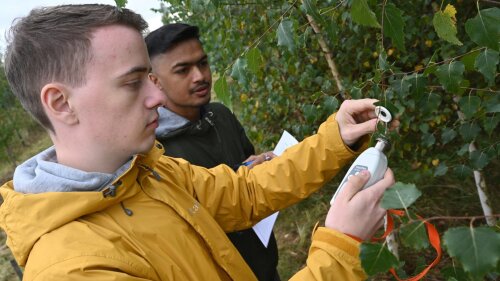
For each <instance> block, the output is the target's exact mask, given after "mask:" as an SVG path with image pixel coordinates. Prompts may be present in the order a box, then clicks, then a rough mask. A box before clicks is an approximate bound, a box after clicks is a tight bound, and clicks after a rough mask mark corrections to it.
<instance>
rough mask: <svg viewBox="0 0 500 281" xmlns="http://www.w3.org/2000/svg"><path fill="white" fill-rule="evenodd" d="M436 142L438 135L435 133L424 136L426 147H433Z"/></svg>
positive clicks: (423, 141) (423, 142) (423, 140)
mask: <svg viewBox="0 0 500 281" xmlns="http://www.w3.org/2000/svg"><path fill="white" fill-rule="evenodd" d="M435 143H436V137H435V136H434V135H433V134H424V135H423V136H422V144H423V145H424V146H426V147H431V146H433V145H434V144H435Z"/></svg>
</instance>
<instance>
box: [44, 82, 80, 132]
mask: <svg viewBox="0 0 500 281" xmlns="http://www.w3.org/2000/svg"><path fill="white" fill-rule="evenodd" d="M40 98H41V100H42V105H43V107H44V108H45V112H46V113H47V115H48V116H49V118H50V119H52V120H58V121H59V122H61V123H64V124H67V125H73V124H76V123H77V122H78V117H77V115H76V113H75V112H74V110H73V108H72V107H71V104H70V102H69V99H68V98H69V91H68V88H67V87H65V86H64V85H62V84H60V83H49V84H47V85H45V86H44V87H43V88H42V91H41V92H40Z"/></svg>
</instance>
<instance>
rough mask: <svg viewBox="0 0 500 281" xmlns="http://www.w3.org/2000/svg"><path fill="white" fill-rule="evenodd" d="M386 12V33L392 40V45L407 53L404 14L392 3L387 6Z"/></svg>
mask: <svg viewBox="0 0 500 281" xmlns="http://www.w3.org/2000/svg"><path fill="white" fill-rule="evenodd" d="M384 11H385V13H384V15H383V16H384V33H385V34H386V35H387V36H389V37H390V38H391V39H392V43H393V44H394V45H395V46H396V47H397V48H398V49H400V50H401V51H406V49H405V37H404V28H405V22H404V20H403V16H402V14H403V12H402V11H401V10H400V9H398V8H397V7H396V6H395V5H394V4H392V3H389V4H387V6H385V10H384Z"/></svg>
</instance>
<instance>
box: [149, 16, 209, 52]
mask: <svg viewBox="0 0 500 281" xmlns="http://www.w3.org/2000/svg"><path fill="white" fill-rule="evenodd" d="M189 39H197V40H198V41H199V40H200V34H199V29H198V27H197V26H193V25H189V24H185V23H171V24H167V25H164V26H162V27H160V28H158V29H156V30H155V31H153V32H151V33H149V34H148V36H146V38H145V39H144V40H145V41H146V46H147V47H148V53H149V58H150V59H153V57H155V56H157V55H160V54H163V53H165V52H167V51H168V50H169V49H171V48H172V47H174V46H175V45H176V44H178V43H180V42H184V41H186V40H189Z"/></svg>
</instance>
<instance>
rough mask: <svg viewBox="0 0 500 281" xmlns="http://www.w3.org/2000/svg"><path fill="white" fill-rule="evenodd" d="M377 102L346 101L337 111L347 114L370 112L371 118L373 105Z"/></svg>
mask: <svg viewBox="0 0 500 281" xmlns="http://www.w3.org/2000/svg"><path fill="white" fill-rule="evenodd" d="M377 101H378V100H376V99H361V100H346V101H344V102H343V103H342V105H341V106H340V109H339V111H342V110H345V111H346V112H348V113H362V112H368V111H371V112H372V113H373V118H375V117H376V115H375V105H374V103H376V102H377Z"/></svg>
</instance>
